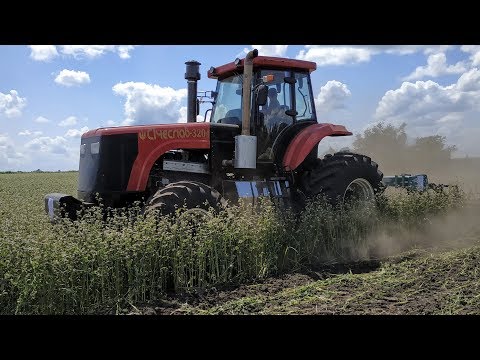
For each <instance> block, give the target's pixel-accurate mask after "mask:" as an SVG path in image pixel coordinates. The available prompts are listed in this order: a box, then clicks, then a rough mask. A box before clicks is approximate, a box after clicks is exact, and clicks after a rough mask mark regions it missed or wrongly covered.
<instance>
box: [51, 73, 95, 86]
mask: <svg viewBox="0 0 480 360" xmlns="http://www.w3.org/2000/svg"><path fill="white" fill-rule="evenodd" d="M55 82H56V83H57V84H59V85H63V86H67V87H70V86H74V85H83V84H88V83H90V75H89V74H88V73H86V72H85V71H75V70H67V69H63V70H62V71H60V73H59V74H58V75H57V77H56V78H55Z"/></svg>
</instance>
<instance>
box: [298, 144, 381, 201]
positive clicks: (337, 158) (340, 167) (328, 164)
mask: <svg viewBox="0 0 480 360" xmlns="http://www.w3.org/2000/svg"><path fill="white" fill-rule="evenodd" d="M382 178H383V173H382V172H381V171H380V170H378V164H377V163H375V162H374V161H372V160H371V159H370V157H368V156H365V155H361V154H356V153H351V152H337V153H335V154H333V155H331V154H328V155H326V156H325V157H324V158H323V159H316V161H314V162H311V163H309V164H308V167H307V168H306V169H304V171H303V172H302V173H301V174H300V184H299V190H300V191H301V192H303V194H304V195H305V196H306V197H307V198H314V197H316V196H317V195H323V196H324V197H325V198H326V200H327V201H328V202H329V203H330V204H332V205H338V204H343V203H344V202H345V201H347V200H348V199H349V194H350V193H351V189H352V188H353V187H354V186H352V183H353V184H357V183H358V184H360V185H363V184H364V185H366V187H367V188H368V187H369V186H368V184H369V185H370V186H371V190H373V195H377V194H379V193H381V192H382V191H383V189H384V186H383V184H382ZM347 189H348V190H349V191H348V192H347Z"/></svg>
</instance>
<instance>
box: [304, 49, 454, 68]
mask: <svg viewBox="0 0 480 360" xmlns="http://www.w3.org/2000/svg"><path fill="white" fill-rule="evenodd" d="M451 48H453V46H450V45H368V46H360V45H339V46H331V45H328V46H327V45H307V46H305V48H304V49H302V50H300V52H299V53H298V54H297V56H296V58H297V59H300V60H307V61H314V62H316V63H317V65H318V66H326V65H345V64H356V63H362V62H368V61H370V59H371V58H372V56H374V55H377V54H382V53H386V54H394V55H409V54H414V53H416V52H423V53H424V54H434V53H438V52H445V51H447V50H449V49H451Z"/></svg>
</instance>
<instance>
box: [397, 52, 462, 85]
mask: <svg viewBox="0 0 480 360" xmlns="http://www.w3.org/2000/svg"><path fill="white" fill-rule="evenodd" d="M465 71H466V66H465V63H464V62H463V61H459V62H457V63H456V64H455V65H447V57H446V56H445V54H444V53H437V54H432V55H430V56H429V57H428V59H427V65H426V66H418V67H417V68H416V69H415V71H414V72H412V73H411V74H410V75H408V76H406V77H405V78H404V79H403V80H404V81H409V80H417V79H422V78H424V77H439V76H442V75H451V74H461V73H463V72H465Z"/></svg>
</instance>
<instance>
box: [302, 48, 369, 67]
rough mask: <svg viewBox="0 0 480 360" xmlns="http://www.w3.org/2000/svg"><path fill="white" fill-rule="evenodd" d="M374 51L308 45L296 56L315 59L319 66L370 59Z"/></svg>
mask: <svg viewBox="0 0 480 360" xmlns="http://www.w3.org/2000/svg"><path fill="white" fill-rule="evenodd" d="M371 55H372V51H371V50H369V49H366V48H356V47H350V46H314V45H307V46H305V49H304V50H300V53H299V54H298V55H297V56H296V58H297V59H300V60H307V61H314V62H316V63H317V65H318V66H325V65H343V64H354V63H359V62H367V61H370V57H371Z"/></svg>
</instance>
